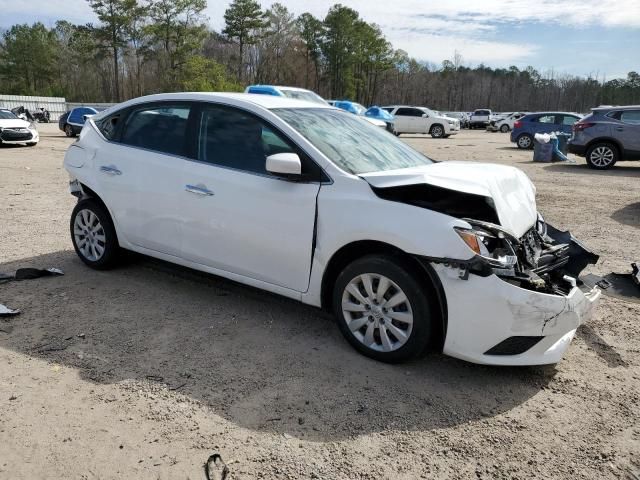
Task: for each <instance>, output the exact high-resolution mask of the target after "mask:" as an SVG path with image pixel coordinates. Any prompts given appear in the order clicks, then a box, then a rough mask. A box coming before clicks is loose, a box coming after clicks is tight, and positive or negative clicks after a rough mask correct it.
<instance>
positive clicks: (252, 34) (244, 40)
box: [222, 0, 266, 82]
mask: <svg viewBox="0 0 640 480" xmlns="http://www.w3.org/2000/svg"><path fill="white" fill-rule="evenodd" d="M224 21H225V28H224V30H223V31H222V33H223V34H224V35H226V37H227V38H229V39H231V40H237V41H238V47H239V58H238V81H239V82H242V71H243V68H244V47H245V46H246V45H254V44H255V43H256V41H257V40H258V36H257V34H256V32H257V31H258V30H260V29H261V28H263V27H264V26H265V23H266V22H265V14H264V13H263V12H262V10H261V8H260V4H259V3H258V2H256V1H255V0H233V2H231V5H229V8H227V10H225V12H224Z"/></svg>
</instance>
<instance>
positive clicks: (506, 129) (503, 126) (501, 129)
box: [500, 125, 509, 133]
mask: <svg viewBox="0 0 640 480" xmlns="http://www.w3.org/2000/svg"><path fill="white" fill-rule="evenodd" d="M500 131H501V132H502V133H507V132H508V131H509V125H502V126H501V127H500Z"/></svg>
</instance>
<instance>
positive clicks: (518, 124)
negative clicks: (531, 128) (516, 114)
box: [513, 120, 522, 128]
mask: <svg viewBox="0 0 640 480" xmlns="http://www.w3.org/2000/svg"><path fill="white" fill-rule="evenodd" d="M520 127H522V122H521V121H520V120H516V121H515V122H514V123H513V128H520Z"/></svg>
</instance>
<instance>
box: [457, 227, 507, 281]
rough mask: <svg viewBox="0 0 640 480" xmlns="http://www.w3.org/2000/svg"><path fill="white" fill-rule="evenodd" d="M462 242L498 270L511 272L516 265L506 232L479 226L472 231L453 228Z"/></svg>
mask: <svg viewBox="0 0 640 480" xmlns="http://www.w3.org/2000/svg"><path fill="white" fill-rule="evenodd" d="M454 230H455V231H456V233H457V234H458V236H460V238H461V239H462V241H463V242H464V243H466V244H467V246H468V247H469V248H470V249H471V250H472V251H473V252H474V253H475V254H476V255H478V256H480V257H481V258H483V259H484V260H486V261H487V263H488V264H489V265H490V266H492V267H495V268H498V269H505V270H513V267H514V266H515V265H516V264H517V263H518V256H517V255H516V252H515V251H514V249H513V247H512V245H511V242H510V241H509V238H508V237H509V236H510V234H508V233H507V232H504V231H502V230H495V229H491V230H489V229H485V228H482V226H481V225H474V228H473V229H471V230H470V229H465V228H458V227H454Z"/></svg>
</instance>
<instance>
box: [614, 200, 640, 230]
mask: <svg viewBox="0 0 640 480" xmlns="http://www.w3.org/2000/svg"><path fill="white" fill-rule="evenodd" d="M611 218H612V219H613V220H615V221H616V222H619V223H622V224H623V225H630V226H632V227H636V228H640V202H636V203H630V204H629V205H627V206H624V207H622V208H620V209H618V210H616V211H615V212H613V214H611Z"/></svg>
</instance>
